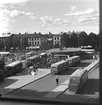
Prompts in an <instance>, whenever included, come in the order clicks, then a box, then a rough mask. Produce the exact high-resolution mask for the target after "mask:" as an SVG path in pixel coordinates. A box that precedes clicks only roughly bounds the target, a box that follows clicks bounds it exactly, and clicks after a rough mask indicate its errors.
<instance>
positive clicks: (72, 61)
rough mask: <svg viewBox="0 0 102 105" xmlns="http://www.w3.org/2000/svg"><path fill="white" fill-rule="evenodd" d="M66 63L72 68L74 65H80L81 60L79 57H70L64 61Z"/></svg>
mask: <svg viewBox="0 0 102 105" xmlns="http://www.w3.org/2000/svg"><path fill="white" fill-rule="evenodd" d="M66 61H67V62H68V66H74V65H75V64H77V63H80V61H81V59H80V57H79V56H72V57H70V58H68V59H66Z"/></svg>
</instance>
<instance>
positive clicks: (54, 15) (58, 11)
mask: <svg viewBox="0 0 102 105" xmlns="http://www.w3.org/2000/svg"><path fill="white" fill-rule="evenodd" d="M73 30H74V31H86V32H87V33H90V32H94V33H98V32H99V0H0V33H3V32H11V33H20V32H21V33H24V32H29V33H32V32H42V33H48V32H49V31H50V32H52V33H59V32H61V31H64V32H67V31H73Z"/></svg>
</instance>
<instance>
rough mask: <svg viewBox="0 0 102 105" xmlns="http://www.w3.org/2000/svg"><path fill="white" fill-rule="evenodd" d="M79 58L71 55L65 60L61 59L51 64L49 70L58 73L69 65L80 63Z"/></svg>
mask: <svg viewBox="0 0 102 105" xmlns="http://www.w3.org/2000/svg"><path fill="white" fill-rule="evenodd" d="M80 61H81V59H80V57H79V56H72V57H70V58H68V59H66V60H61V61H59V62H56V63H54V64H52V65H51V72H54V73H60V72H62V71H64V70H66V69H68V67H70V66H74V65H75V64H77V63H80Z"/></svg>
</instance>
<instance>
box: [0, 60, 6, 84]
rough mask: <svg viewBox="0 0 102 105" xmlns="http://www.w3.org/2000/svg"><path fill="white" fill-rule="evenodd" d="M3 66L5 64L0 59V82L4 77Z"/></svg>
mask: <svg viewBox="0 0 102 105" xmlns="http://www.w3.org/2000/svg"><path fill="white" fill-rule="evenodd" d="M4 66H5V62H4V60H3V59H0V82H1V81H2V80H3V79H4Z"/></svg>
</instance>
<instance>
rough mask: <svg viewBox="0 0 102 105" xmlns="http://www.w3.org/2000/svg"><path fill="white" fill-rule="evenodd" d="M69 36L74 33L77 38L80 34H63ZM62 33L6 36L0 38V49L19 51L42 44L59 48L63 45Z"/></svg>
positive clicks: (41, 45) (38, 46)
mask: <svg viewBox="0 0 102 105" xmlns="http://www.w3.org/2000/svg"><path fill="white" fill-rule="evenodd" d="M65 33H66V34H68V35H69V36H71V35H72V34H73V33H75V34H76V35H77V36H79V35H80V33H81V32H74V31H73V32H65ZM63 34H64V33H63V32H60V33H57V34H52V33H51V32H49V33H48V34H41V33H40V32H39V33H36V32H34V33H28V32H26V33H25V34H22V33H18V34H8V35H1V36H0V48H1V47H2V48H4V47H8V46H10V47H12V48H13V49H16V48H19V49H20V50H23V49H26V48H29V47H30V48H35V49H36V48H40V47H43V45H44V44H46V43H48V46H47V47H49V46H50V47H51V46H55V45H58V46H59V47H61V46H62V45H63V41H62V40H63V38H62V36H63Z"/></svg>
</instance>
